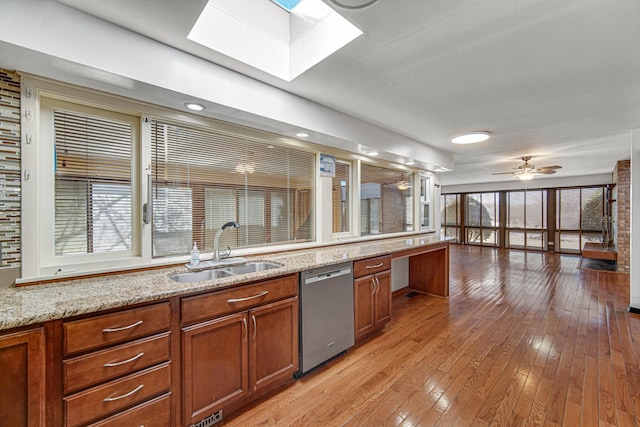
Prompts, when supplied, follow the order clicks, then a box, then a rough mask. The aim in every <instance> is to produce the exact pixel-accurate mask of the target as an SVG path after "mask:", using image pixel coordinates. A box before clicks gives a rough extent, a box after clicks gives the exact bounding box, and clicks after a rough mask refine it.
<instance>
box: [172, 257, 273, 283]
mask: <svg viewBox="0 0 640 427" xmlns="http://www.w3.org/2000/svg"><path fill="white" fill-rule="evenodd" d="M279 267H282V264H276V263H274V262H266V261H252V262H247V263H246V264H242V265H232V266H228V267H221V268H213V269H210V270H201V271H192V272H189V273H179V274H174V275H172V276H169V277H171V279H173V280H175V281H176V282H180V283H190V282H204V281H206V280H213V279H222V278H223V277H229V276H240V275H243V274H249V273H256V272H258V271H266V270H271V269H273V268H279Z"/></svg>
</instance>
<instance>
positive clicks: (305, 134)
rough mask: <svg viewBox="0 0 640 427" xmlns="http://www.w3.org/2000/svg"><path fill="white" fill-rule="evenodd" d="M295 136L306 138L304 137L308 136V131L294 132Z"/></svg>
mask: <svg viewBox="0 0 640 427" xmlns="http://www.w3.org/2000/svg"><path fill="white" fill-rule="evenodd" d="M296 136H297V137H298V138H306V137H308V136H309V134H308V133H305V132H298V133H296Z"/></svg>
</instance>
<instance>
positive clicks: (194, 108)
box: [184, 102, 205, 111]
mask: <svg viewBox="0 0 640 427" xmlns="http://www.w3.org/2000/svg"><path fill="white" fill-rule="evenodd" d="M184 106H185V107H187V108H188V109H189V110H191V111H202V110H204V109H205V106H204V105H202V104H196V103H195V102H187V103H186V104H184Z"/></svg>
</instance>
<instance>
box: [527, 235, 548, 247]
mask: <svg viewBox="0 0 640 427" xmlns="http://www.w3.org/2000/svg"><path fill="white" fill-rule="evenodd" d="M544 243H545V242H544V233H542V232H536V231H527V248H530V249H543V248H544V247H545V245H544Z"/></svg>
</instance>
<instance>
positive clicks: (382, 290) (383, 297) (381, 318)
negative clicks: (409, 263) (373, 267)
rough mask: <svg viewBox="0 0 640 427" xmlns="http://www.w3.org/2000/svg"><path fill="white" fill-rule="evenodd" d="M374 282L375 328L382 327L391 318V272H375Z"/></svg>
mask: <svg viewBox="0 0 640 427" xmlns="http://www.w3.org/2000/svg"><path fill="white" fill-rule="evenodd" d="M376 282H377V284H378V286H377V289H376V292H375V310H374V313H375V315H374V324H375V327H376V328H382V327H384V324H385V323H387V322H388V321H389V320H391V272H390V271H385V272H383V273H378V274H376Z"/></svg>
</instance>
